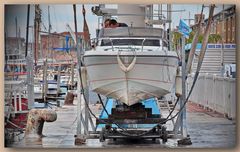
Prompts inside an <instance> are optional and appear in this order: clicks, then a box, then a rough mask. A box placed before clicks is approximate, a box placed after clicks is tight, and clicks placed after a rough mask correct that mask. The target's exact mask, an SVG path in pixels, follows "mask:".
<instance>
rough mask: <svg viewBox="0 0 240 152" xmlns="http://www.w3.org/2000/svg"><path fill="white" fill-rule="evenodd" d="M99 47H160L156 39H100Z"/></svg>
mask: <svg viewBox="0 0 240 152" xmlns="http://www.w3.org/2000/svg"><path fill="white" fill-rule="evenodd" d="M100 45H101V46H112V45H115V46H116V45H117V46H121V45H136V46H142V45H144V46H160V41H159V40H158V39H102V41H101V44H100Z"/></svg>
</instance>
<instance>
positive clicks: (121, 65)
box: [83, 27, 178, 106]
mask: <svg viewBox="0 0 240 152" xmlns="http://www.w3.org/2000/svg"><path fill="white" fill-rule="evenodd" d="M83 59H84V64H85V67H86V69H87V70H86V71H87V79H88V82H89V84H90V89H91V90H93V91H94V92H96V93H99V94H102V95H105V96H107V97H112V98H114V99H116V100H119V101H121V102H123V103H125V104H127V105H128V106H131V105H133V104H135V103H138V102H141V101H142V100H145V99H148V98H151V97H161V96H163V95H166V94H168V93H169V92H170V91H171V88H172V86H173V84H174V83H175V77H176V70H177V67H178V57H177V54H176V52H173V51H168V50H167V45H166V42H165V41H164V40H163V31H162V30H161V29H154V28H132V27H131V28H130V27H125V28H116V29H102V31H101V33H100V37H99V40H98V44H97V46H96V48H95V49H92V50H90V51H86V52H85V54H84V56H83Z"/></svg>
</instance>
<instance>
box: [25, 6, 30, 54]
mask: <svg viewBox="0 0 240 152" xmlns="http://www.w3.org/2000/svg"><path fill="white" fill-rule="evenodd" d="M29 15H30V4H28V7H27V28H26V48H25V57H27V55H28V54H27V53H28V31H29Z"/></svg>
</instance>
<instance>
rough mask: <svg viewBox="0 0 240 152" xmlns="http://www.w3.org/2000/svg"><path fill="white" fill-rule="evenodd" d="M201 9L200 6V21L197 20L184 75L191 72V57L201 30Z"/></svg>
mask: <svg viewBox="0 0 240 152" xmlns="http://www.w3.org/2000/svg"><path fill="white" fill-rule="evenodd" d="M203 8H204V6H202V11H201V15H200V19H199V20H198V25H197V31H196V33H195V35H194V37H193V41H192V46H191V50H190V52H189V55H188V62H187V66H186V73H190V71H191V66H192V61H193V57H194V54H195V51H196V47H197V43H198V37H199V34H200V33H201V28H202V19H203V17H202V16H203Z"/></svg>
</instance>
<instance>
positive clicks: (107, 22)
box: [103, 18, 111, 28]
mask: <svg viewBox="0 0 240 152" xmlns="http://www.w3.org/2000/svg"><path fill="white" fill-rule="evenodd" d="M110 20H111V19H109V18H107V19H106V20H105V21H104V26H103V27H104V28H109V23H110Z"/></svg>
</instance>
